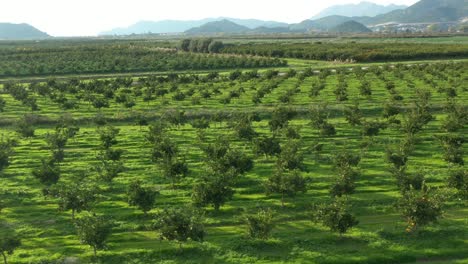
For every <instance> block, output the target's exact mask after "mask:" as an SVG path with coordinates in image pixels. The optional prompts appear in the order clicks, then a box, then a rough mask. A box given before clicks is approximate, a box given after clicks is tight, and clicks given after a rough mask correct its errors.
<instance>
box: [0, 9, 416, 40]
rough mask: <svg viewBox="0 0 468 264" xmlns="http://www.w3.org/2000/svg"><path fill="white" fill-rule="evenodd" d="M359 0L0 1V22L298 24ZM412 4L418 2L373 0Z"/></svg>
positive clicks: (70, 26) (68, 27) (63, 30)
mask: <svg viewBox="0 0 468 264" xmlns="http://www.w3.org/2000/svg"><path fill="white" fill-rule="evenodd" d="M360 1H361V0H356V1H354V0H286V1H285V0H281V1H279V0H165V1H161V0H0V22H12V23H29V24H31V25H33V26H35V27H37V28H39V29H40V30H42V31H45V32H47V33H49V34H50V35H53V36H78V35H79V36H91V35H96V34H97V33H99V32H101V31H104V30H109V29H112V28H115V27H126V26H128V25H130V24H133V23H135V22H137V21H140V20H152V21H156V20H163V19H177V20H191V19H201V18H207V17H219V16H224V17H236V18H257V19H265V20H276V21H282V22H288V23H295V22H300V21H302V20H305V19H308V18H310V17H312V16H313V15H315V14H317V13H318V12H320V11H321V10H322V9H324V8H326V7H328V6H331V5H336V4H346V3H359V2H360ZM371 1H372V2H375V3H379V4H391V3H394V4H406V5H411V4H413V3H415V2H417V0H371Z"/></svg>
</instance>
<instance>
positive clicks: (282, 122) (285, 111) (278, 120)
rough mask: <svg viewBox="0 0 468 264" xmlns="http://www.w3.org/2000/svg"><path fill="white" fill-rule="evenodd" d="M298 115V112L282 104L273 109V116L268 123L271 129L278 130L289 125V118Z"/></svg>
mask: <svg viewBox="0 0 468 264" xmlns="http://www.w3.org/2000/svg"><path fill="white" fill-rule="evenodd" d="M296 115H297V112H296V111H294V109H292V108H288V107H284V106H280V107H277V108H275V109H274V110H273V113H272V117H271V120H270V122H268V124H269V125H270V130H271V131H276V130H278V129H281V128H284V127H287V126H288V123H289V120H291V119H292V118H294V117H295V116H296Z"/></svg>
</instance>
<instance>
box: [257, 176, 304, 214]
mask: <svg viewBox="0 0 468 264" xmlns="http://www.w3.org/2000/svg"><path fill="white" fill-rule="evenodd" d="M265 189H266V192H267V194H271V193H278V194H281V206H284V197H285V196H288V197H294V196H296V194H297V193H298V192H302V193H305V192H306V191H307V182H306V179H305V178H304V177H302V175H301V173H300V172H299V171H298V170H294V171H283V170H282V169H277V170H276V172H275V173H274V174H272V175H271V176H270V177H269V178H268V180H267V181H266V182H265Z"/></svg>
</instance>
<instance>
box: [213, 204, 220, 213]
mask: <svg viewBox="0 0 468 264" xmlns="http://www.w3.org/2000/svg"><path fill="white" fill-rule="evenodd" d="M214 209H215V211H216V212H219V204H215V205H214Z"/></svg>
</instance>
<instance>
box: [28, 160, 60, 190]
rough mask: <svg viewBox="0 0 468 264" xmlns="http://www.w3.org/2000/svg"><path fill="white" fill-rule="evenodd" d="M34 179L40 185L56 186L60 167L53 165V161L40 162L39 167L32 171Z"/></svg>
mask: <svg viewBox="0 0 468 264" xmlns="http://www.w3.org/2000/svg"><path fill="white" fill-rule="evenodd" d="M32 175H33V176H34V178H36V179H38V180H39V182H40V183H42V184H44V185H46V186H51V185H53V184H56V183H57V182H58V181H59V179H60V167H58V166H57V165H56V164H55V161H54V160H46V159H42V160H41V166H40V167H39V168H36V169H34V170H33V171H32Z"/></svg>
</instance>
